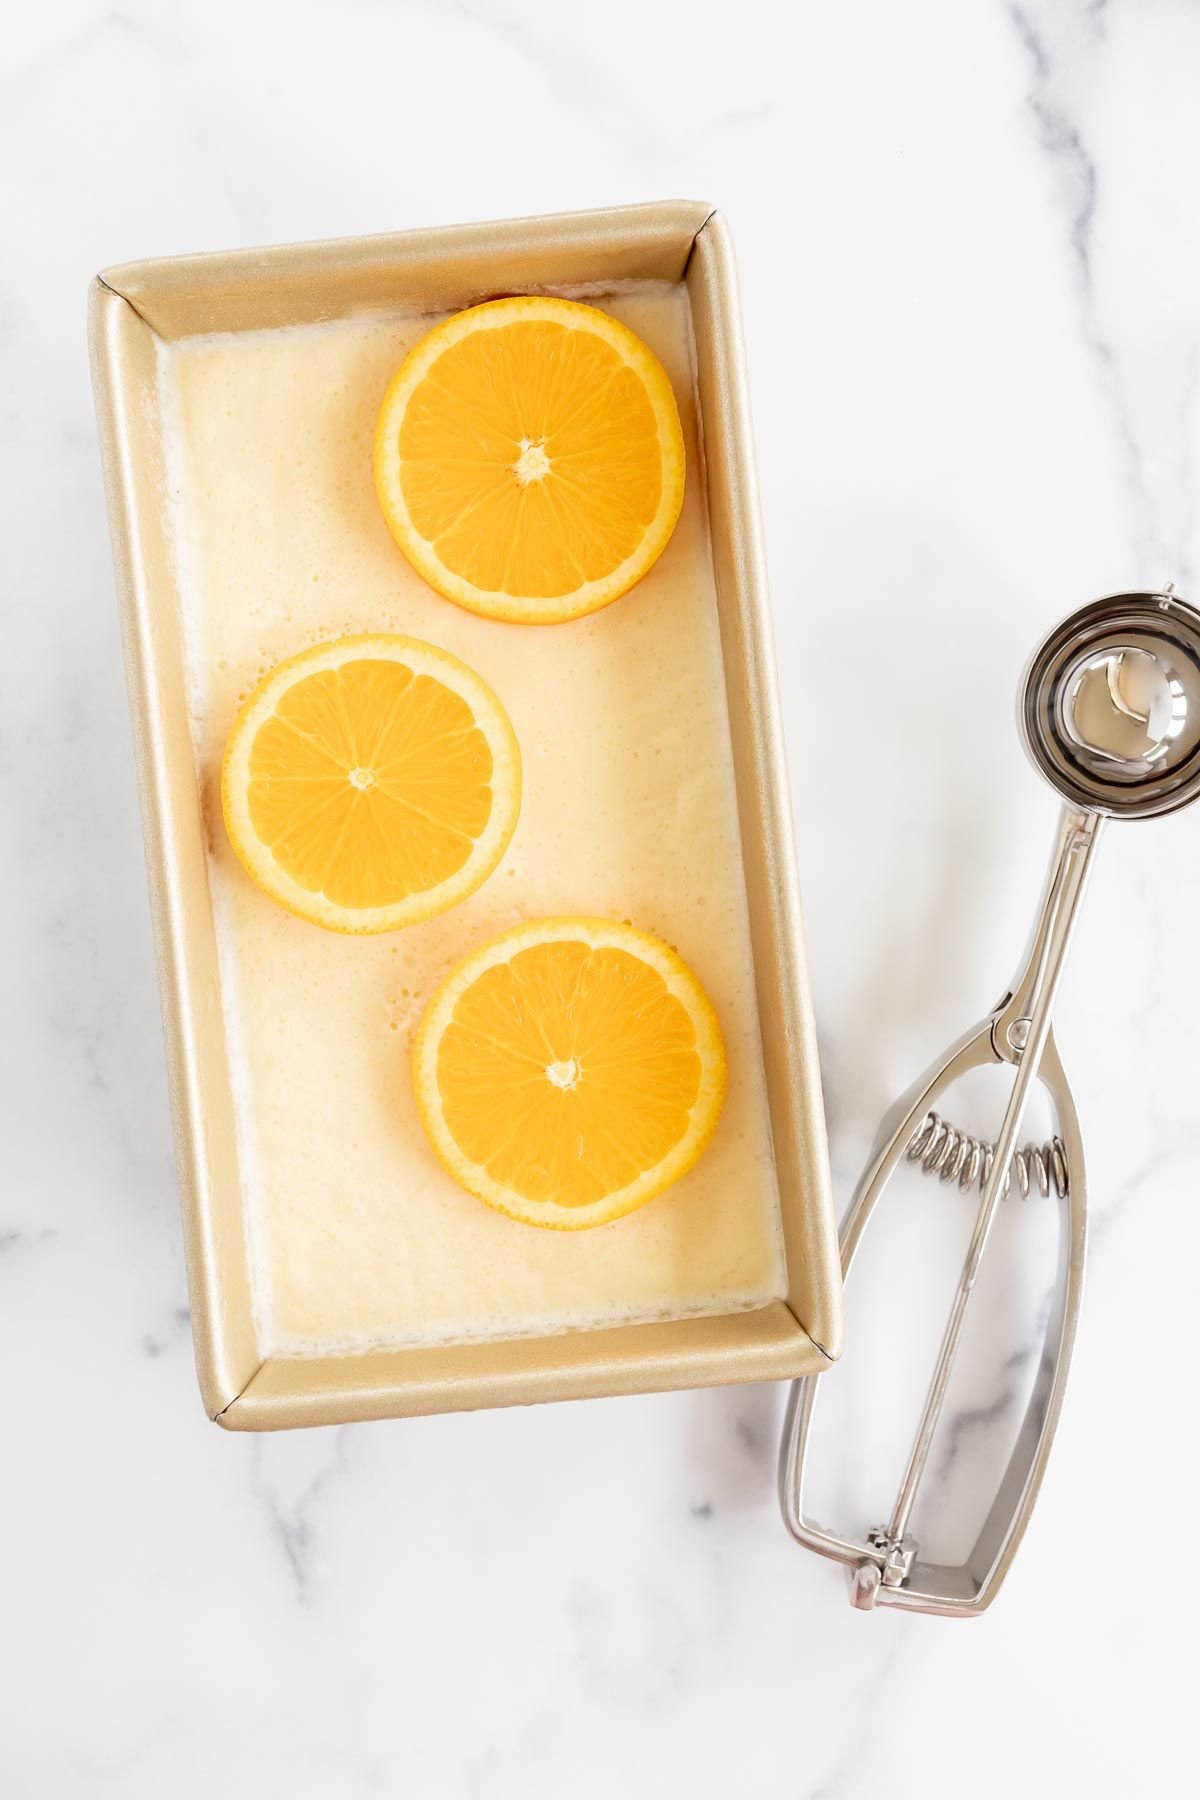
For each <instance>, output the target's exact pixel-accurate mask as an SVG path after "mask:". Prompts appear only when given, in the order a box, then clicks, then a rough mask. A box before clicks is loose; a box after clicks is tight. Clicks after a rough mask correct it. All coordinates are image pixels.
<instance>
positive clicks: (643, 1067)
mask: <svg viewBox="0 0 1200 1800" xmlns="http://www.w3.org/2000/svg"><path fill="white" fill-rule="evenodd" d="M413 1077H414V1085H415V1088H416V1096H417V1104H418V1108H419V1110H420V1113H421V1117H422V1120H423V1122H424V1125H425V1129H426V1131H427V1132H428V1134H429V1137H430V1140H431V1142H432V1144H433V1147H434V1149H435V1151H436V1152H437V1154H438V1156H439V1158H440V1159H441V1161H442V1162H443V1163H444V1164H445V1166H446V1168H447V1169H448V1170H449V1171H450V1173H451V1174H452V1175H453V1176H454V1177H455V1179H456V1180H457V1181H459V1182H460V1183H461V1185H462V1186H463V1187H465V1188H466V1189H467V1190H468V1191H469V1192H470V1193H472V1194H475V1195H477V1196H478V1198H479V1199H481V1200H484V1201H486V1202H487V1204H488V1205H489V1206H493V1207H495V1208H497V1210H499V1211H500V1212H504V1213H507V1214H509V1215H510V1216H511V1217H512V1218H515V1219H519V1220H521V1221H523V1222H524V1223H526V1224H530V1225H547V1226H554V1227H558V1228H560V1229H567V1230H572V1229H579V1228H581V1227H584V1226H591V1225H604V1224H607V1223H608V1222H609V1221H610V1220H612V1219H616V1218H619V1217H621V1215H622V1214H624V1213H628V1212H632V1211H633V1210H634V1209H635V1208H636V1207H639V1206H642V1205H644V1204H645V1203H646V1201H648V1200H651V1199H653V1198H654V1196H655V1195H656V1194H659V1193H661V1192H662V1190H663V1189H664V1188H665V1187H667V1186H668V1185H669V1184H670V1183H671V1182H673V1181H676V1180H678V1178H679V1177H680V1176H681V1175H682V1174H684V1173H685V1172H686V1170H688V1169H689V1168H691V1166H692V1164H693V1163H694V1162H695V1161H696V1159H697V1158H698V1157H699V1155H700V1153H701V1152H702V1150H703V1149H704V1147H705V1145H706V1144H707V1143H708V1141H709V1139H710V1138H711V1136H712V1133H713V1131H714V1130H715V1128H716V1123H717V1118H718V1115H719V1113H720V1110H721V1104H722V1101H723V1098H724V1094H725V1080H726V1074H725V1052H724V1046H723V1043H722V1039H721V1031H720V1026H719V1025H718V1023H717V1018H716V1014H715V1012H714V1011H713V1008H712V1004H711V1002H710V1001H709V999H708V997H707V995H706V994H705V992H704V990H703V988H702V987H701V985H700V983H699V981H698V980H697V979H696V977H695V976H694V975H693V974H692V972H691V970H690V969H689V968H688V967H687V965H686V964H685V963H684V962H683V961H682V960H681V959H680V958H679V957H678V956H677V955H676V954H675V952H674V951H673V950H670V949H668V947H667V946H666V945H665V944H663V943H661V942H660V941H659V940H658V939H657V938H654V937H650V936H649V935H648V934H647V933H645V932H641V931H637V930H635V929H634V928H633V927H632V926H629V925H624V924H617V923H614V922H612V921H610V920H605V919H557V920H539V921H536V922H534V923H532V924H527V925H522V926H519V927H518V928H517V929H516V930H514V931H509V932H506V933H505V934H504V935H503V936H502V937H499V938H497V939H495V940H494V941H493V942H492V943H490V944H487V945H485V946H484V947H483V948H482V949H480V950H477V951H475V952H474V953H473V954H472V955H471V956H468V957H467V958H466V960H465V961H464V962H463V963H461V964H460V965H459V966H458V968H456V969H455V970H454V971H453V972H452V973H451V974H450V975H449V976H448V977H447V979H446V980H445V981H444V982H443V984H442V986H441V987H440V988H439V989H438V991H437V993H436V994H435V995H434V997H433V999H432V1000H431V1002H430V1004H429V1007H428V1009H427V1011H426V1014H425V1017H424V1018H423V1020H422V1022H421V1026H420V1029H419V1031H418V1034H417V1042H416V1046H415V1049H414V1059H413Z"/></svg>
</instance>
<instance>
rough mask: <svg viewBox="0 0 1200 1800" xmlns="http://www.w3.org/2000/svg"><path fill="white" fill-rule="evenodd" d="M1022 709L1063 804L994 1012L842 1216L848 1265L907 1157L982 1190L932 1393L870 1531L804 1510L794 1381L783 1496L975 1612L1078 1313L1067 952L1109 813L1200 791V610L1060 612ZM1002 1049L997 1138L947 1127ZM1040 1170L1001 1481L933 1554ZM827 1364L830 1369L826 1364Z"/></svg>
mask: <svg viewBox="0 0 1200 1800" xmlns="http://www.w3.org/2000/svg"><path fill="white" fill-rule="evenodd" d="M1019 721H1020V729H1021V736H1022V739H1023V741H1024V744H1025V748H1026V750H1027V752H1028V754H1029V756H1030V757H1031V759H1032V761H1033V763H1034V766H1035V767H1036V768H1037V769H1038V770H1039V771H1040V773H1041V774H1042V775H1043V776H1044V777H1045V779H1046V780H1047V781H1048V782H1049V783H1050V786H1051V787H1052V788H1054V789H1055V790H1056V792H1057V793H1059V794H1060V795H1061V796H1062V799H1063V801H1064V803H1065V804H1064V809H1063V815H1062V821H1061V824H1060V827H1059V832H1058V839H1057V842H1056V844H1055V847H1054V856H1053V860H1052V863H1051V867H1050V879H1049V883H1048V886H1047V889H1046V896H1045V899H1044V901H1043V903H1042V909H1041V913H1040V915H1039V917H1038V921H1037V924H1036V925H1035V927H1034V932H1033V937H1032V940H1031V942H1030V945H1029V948H1028V950H1027V952H1026V955H1025V959H1024V961H1023V963H1022V965H1021V969H1020V972H1019V973H1018V975H1017V977H1016V979H1015V981H1014V982H1013V984H1012V986H1011V988H1010V989H1009V991H1008V992H1007V993H1006V994H1005V995H1004V997H1003V999H1002V1000H1001V1001H1000V1002H999V1004H998V1005H997V1007H996V1008H995V1010H994V1011H993V1012H992V1013H991V1014H990V1015H989V1017H988V1018H986V1019H984V1020H983V1021H982V1023H981V1024H979V1025H977V1026H976V1027H975V1028H974V1029H973V1030H971V1031H969V1032H967V1034H966V1036H965V1037H962V1038H960V1039H959V1041H958V1042H957V1043H956V1044H955V1045H953V1046H952V1048H951V1049H950V1050H949V1051H948V1052H947V1054H946V1055H945V1057H944V1058H942V1060H941V1061H940V1062H938V1063H936V1064H935V1065H934V1067H933V1068H932V1069H930V1070H929V1071H927V1073H926V1074H924V1075H922V1076H921V1077H920V1079H919V1080H918V1081H917V1082H916V1083H915V1085H914V1086H913V1087H911V1088H910V1089H909V1091H908V1092H907V1093H906V1094H905V1095H904V1096H903V1098H902V1099H901V1100H899V1101H898V1102H897V1103H896V1105H895V1106H894V1107H893V1109H892V1111H891V1112H890V1113H889V1114H888V1116H887V1118H886V1119H885V1120H884V1122H883V1125H882V1127H881V1129H880V1134H879V1137H878V1139H877V1141H876V1145H875V1148H874V1150H873V1152H872V1155H871V1158H870V1160H869V1162H868V1165H867V1167H866V1169H865V1171H864V1173H863V1176H862V1179H861V1181H860V1182H859V1186H858V1188H857V1190H856V1192H855V1196H854V1199H853V1202H852V1203H851V1206H850V1210H849V1212H848V1214H847V1216H846V1220H845V1223H844V1225H843V1228H842V1239H841V1250H842V1273H843V1275H846V1274H848V1273H849V1269H850V1264H851V1262H852V1261H853V1258H854V1252H855V1250H856V1249H857V1247H858V1243H859V1239H860V1238H861V1237H862V1234H863V1231H864V1229H865V1228H866V1225H867V1222H868V1220H869V1219H870V1217H871V1214H872V1212H873V1211H874V1208H875V1204H876V1202H877V1200H878V1199H879V1196H880V1194H881V1193H882V1191H883V1189H884V1186H885V1185H886V1183H887V1181H888V1178H889V1177H890V1176H891V1175H892V1173H893V1172H894V1170H895V1169H896V1167H897V1165H898V1164H899V1162H900V1161H901V1159H902V1158H903V1157H904V1156H905V1155H906V1154H907V1155H909V1156H910V1158H913V1159H914V1160H919V1161H921V1162H922V1163H923V1164H924V1166H925V1167H927V1168H934V1169H937V1170H938V1172H939V1173H941V1175H942V1177H943V1179H950V1178H953V1177H954V1176H957V1177H958V1178H959V1180H960V1183H961V1185H962V1186H963V1187H970V1186H972V1185H973V1183H974V1181H975V1179H976V1177H978V1178H979V1179H980V1182H981V1185H982V1188H983V1197H982V1200H981V1202H980V1206H979V1215H978V1218H977V1220H976V1223H975V1229H974V1232H973V1234H972V1237H971V1243H970V1248H969V1249H968V1251H967V1258H966V1262H965V1263H964V1265H963V1271H962V1275H961V1277H960V1280H959V1284H958V1290H957V1293H956V1294H955V1297H954V1304H953V1306H952V1308H951V1312H950V1317H949V1320H948V1322H947V1325H946V1330H945V1335H944V1337H943V1339H942V1346H941V1349H940V1351H939V1353H938V1359H937V1363H936V1365H935V1368H934V1374H933V1380H932V1382H931V1384H930V1388H929V1392H928V1395H927V1397H926V1400H925V1408H924V1411H923V1412H922V1414H921V1420H920V1423H919V1425H918V1427H917V1433H916V1437H915V1438H914V1440H913V1447H912V1451H911V1453H910V1455H909V1459H908V1464H907V1466H906V1468H905V1470H904V1474H903V1477H902V1479H901V1483H900V1488H899V1491H898V1493H897V1495H896V1499H895V1502H894V1504H893V1506H892V1510H891V1513H890V1516H889V1517H888V1520H887V1522H886V1524H881V1525H879V1526H877V1527H876V1528H875V1529H874V1530H872V1531H870V1532H868V1533H867V1535H866V1538H865V1540H864V1541H862V1542H857V1541H855V1540H853V1539H848V1538H842V1537H837V1536H835V1535H834V1534H833V1533H832V1532H829V1531H826V1530H824V1529H823V1528H822V1527H820V1526H818V1525H816V1524H815V1523H813V1522H812V1521H810V1520H808V1519H806V1518H805V1516H804V1476H805V1462H806V1456H807V1451H808V1444H809V1433H810V1429H811V1425H812V1417H813V1407H814V1404H815V1401H816V1396H817V1391H818V1389H817V1383H816V1381H815V1379H814V1378H813V1377H811V1376H810V1377H807V1378H806V1379H804V1380H802V1381H797V1382H796V1383H794V1385H793V1388H792V1393H791V1399H790V1401H789V1405H788V1413H787V1422H786V1425H785V1429H784V1438H783V1449H782V1457H781V1464H780V1498H781V1504H782V1507H783V1515H784V1519H785V1521H786V1523H787V1527H788V1530H789V1531H790V1532H791V1534H792V1536H793V1537H794V1538H795V1539H796V1540H797V1542H798V1543H801V1544H803V1545H805V1546H806V1547H807V1548H808V1549H810V1550H815V1551H817V1552H818V1553H819V1554H820V1555H822V1556H828V1557H832V1558H833V1559H834V1561H836V1562H841V1563H845V1564H846V1565H847V1566H848V1567H849V1569H850V1571H851V1588H850V1597H851V1601H852V1603H853V1604H854V1605H855V1606H858V1607H863V1608H871V1607H873V1606H875V1605H886V1606H900V1607H906V1608H908V1609H909V1610H910V1611H914V1612H932V1613H942V1614H947V1615H952V1616H959V1615H967V1616H970V1615H973V1614H975V1613H980V1612H982V1611H983V1610H984V1608H985V1607H987V1606H988V1605H989V1604H990V1603H991V1601H992V1600H993V1599H994V1598H995V1596H996V1594H997V1592H998V1591H999V1588H1000V1584H1001V1582H1002V1581H1003V1579H1004V1576H1005V1574H1006V1573H1007V1571H1008V1567H1009V1564H1010V1563H1011V1562H1012V1559H1013V1556H1014V1555H1015V1554H1016V1549H1017V1546H1018V1544H1019V1543H1020V1541H1021V1537H1022V1534H1023V1533H1024V1530H1025V1527H1026V1525H1027V1524H1028V1522H1029V1515H1030V1513H1031V1511H1032V1510H1033V1503H1034V1500H1035V1499H1036V1497H1037V1492H1038V1488H1039V1486H1040V1485H1041V1480H1042V1475H1043V1472H1044V1470H1045V1466H1046V1459H1047V1457H1048V1456H1049V1454H1050V1446H1051V1444H1052V1442H1053V1438H1054V1431H1055V1427H1056V1425H1057V1423H1058V1415H1059V1410H1060V1408H1061V1406H1062V1398H1063V1391H1064V1389H1065V1387H1066V1380H1067V1371H1068V1367H1069V1365H1070V1360H1071V1347H1072V1344H1073V1341H1074V1337H1075V1327H1076V1323H1077V1320H1078V1316H1079V1302H1080V1296H1081V1292H1082V1286H1083V1259H1084V1240H1085V1235H1086V1195H1085V1187H1084V1168H1083V1144H1082V1140H1081V1138H1080V1134H1079V1120H1078V1118H1077V1116H1076V1112H1075V1103H1074V1100H1073V1099H1072V1096H1071V1090H1070V1087H1069V1086H1068V1083H1067V1079H1066V1076H1065V1074H1064V1073H1063V1067H1062V1063H1061V1062H1060V1060H1059V1055H1058V1049H1057V1047H1056V1045H1055V1042H1054V1034H1053V1030H1052V1028H1051V1013H1052V1010H1053V1006H1054V999H1055V995H1056V994H1057V992H1058V985H1059V981H1060V979H1061V976H1062V971H1063V965H1064V962H1065V960H1066V954H1067V949H1068V946H1069V944H1070V941H1071V934H1072V932H1073V930H1074V926H1075V920H1076V917H1077V915H1078V912H1079V904H1080V901H1081V900H1082V898H1083V891H1084V887H1085V885H1086V883H1087V878H1088V874H1089V871H1090V869H1091V864H1092V858H1093V854H1094V852H1095V849H1096V845H1097V843H1098V841H1099V838H1100V831H1101V827H1102V825H1103V824H1104V821H1105V820H1106V819H1109V818H1113V819H1146V818H1151V817H1153V816H1154V815H1156V814H1159V813H1168V812H1173V811H1175V810H1176V808H1178V807H1181V806H1186V805H1187V804H1188V802H1189V801H1191V800H1194V799H1196V797H1197V795H1198V794H1200V613H1197V612H1196V611H1195V609H1194V608H1193V607H1191V606H1189V605H1187V604H1186V603H1185V602H1184V601H1182V600H1180V599H1179V598H1177V596H1176V595H1175V593H1174V591H1173V587H1167V588H1166V589H1164V591H1163V592H1161V593H1134V594H1114V595H1112V596H1111V597H1110V598H1108V599H1105V600H1096V601H1094V602H1093V603H1092V604H1091V605H1090V606H1085V607H1083V608H1082V609H1081V610H1080V611H1079V612H1076V613H1072V615H1071V616H1070V618H1068V619H1064V620H1063V622H1062V624H1061V625H1058V626H1057V627H1056V628H1055V629H1054V630H1053V631H1052V632H1051V633H1050V635H1049V636H1048V637H1047V638H1046V640H1045V642H1044V643H1043V644H1042V645H1041V647H1040V648H1039V649H1038V650H1037V651H1036V653H1035V654H1034V656H1033V659H1032V661H1031V662H1030V664H1029V667H1028V669H1027V670H1026V673H1025V680H1024V684H1023V687H1022V691H1021V699H1020V707H1019ZM997 1063H1007V1064H1009V1065H1010V1066H1011V1067H1012V1068H1013V1069H1014V1070H1015V1071H1016V1079H1015V1081H1014V1083H1013V1089H1012V1095H1011V1098H1010V1099H1009V1103H1008V1109H1007V1111H1006V1112H1005V1114H1004V1119H1003V1122H1002V1124H1001V1127H1000V1131H999V1134H998V1136H997V1139H996V1142H995V1145H994V1146H992V1145H984V1144H981V1143H980V1142H979V1141H978V1140H976V1139H973V1138H969V1137H967V1136H966V1134H965V1133H961V1132H957V1131H955V1130H954V1128H953V1127H950V1126H946V1125H945V1124H944V1122H943V1121H942V1120H941V1119H940V1118H939V1116H938V1115H937V1114H936V1113H934V1112H933V1111H932V1108H933V1103H934V1101H935V1100H936V1099H937V1098H938V1096H939V1095H940V1094H942V1093H943V1092H944V1091H945V1089H947V1088H948V1087H950V1086H951V1085H952V1084H953V1083H954V1082H956V1081H957V1080H959V1078H960V1077H961V1076H963V1075H965V1074H966V1073H967V1072H968V1070H971V1069H975V1068H979V1067H982V1066H985V1065H989V1064H997ZM1038 1080H1040V1081H1041V1082H1042V1083H1043V1085H1044V1086H1045V1088H1046V1089H1047V1091H1048V1093H1049V1096H1050V1099H1051V1102H1052V1104H1053V1108H1054V1112H1055V1116H1056V1121H1057V1132H1056V1136H1055V1137H1054V1139H1053V1140H1052V1143H1051V1144H1050V1145H1048V1146H1046V1149H1045V1151H1044V1152H1041V1151H1037V1150H1034V1149H1033V1148H1032V1147H1030V1148H1027V1149H1025V1150H1023V1151H1020V1152H1018V1150H1017V1143H1018V1138H1019V1134H1020V1131H1021V1125H1022V1121H1023V1119H1024V1116H1025V1111H1026V1107H1027V1105H1028V1101H1029V1097H1030V1093H1031V1091H1032V1088H1033V1084H1034V1082H1035V1081H1038ZM1031 1169H1032V1170H1033V1171H1034V1172H1035V1174H1036V1176H1037V1179H1038V1180H1039V1181H1040V1184H1041V1186H1042V1188H1043V1191H1045V1192H1049V1191H1050V1190H1051V1188H1053V1189H1054V1191H1055V1193H1056V1196H1057V1198H1058V1201H1059V1218H1060V1232H1059V1268H1058V1279H1057V1282H1056V1288H1055V1299H1054V1303H1053V1304H1052V1307H1051V1314H1050V1319H1049V1322H1048V1324H1047V1328H1046V1340H1045V1347H1044V1350H1043V1353H1042V1356H1041V1359H1040V1361H1039V1365H1038V1371H1037V1376H1036V1378H1035V1381H1034V1386H1033V1393H1032V1395H1031V1398H1030V1401H1029V1406H1028V1410H1027V1411H1026V1414H1025V1418H1024V1421H1023V1423H1022V1425H1021V1428H1020V1431H1019V1432H1018V1434H1017V1440H1016V1444H1015V1446H1014V1448H1013V1452H1012V1455H1011V1458H1010V1460H1009V1463H1008V1467H1007V1469H1006V1471H1005V1474H1004V1477H1003V1480H1002V1481H1001V1484H1000V1490H999V1492H998V1494H997V1495H996V1498H995V1500H994V1502H993V1504H992V1507H991V1510H990V1511H989V1513H988V1515H987V1518H986V1519H985V1520H984V1523H983V1527H982V1529H981V1531H980V1533H979V1536H978V1538H977V1539H976V1542H975V1546H974V1548H973V1550H972V1551H971V1553H970V1555H969V1556H968V1558H967V1560H966V1562H965V1563H963V1564H961V1565H959V1566H951V1565H947V1564H941V1563H931V1562H925V1561H923V1560H922V1559H921V1556H920V1547H919V1545H918V1544H917V1542H916V1540H915V1539H914V1538H913V1537H912V1535H911V1534H910V1532H909V1523H910V1519H911V1517H912V1511H913V1504H914V1502H915V1500H916V1497H917V1492H918V1489H919V1487H920V1483H921V1478H922V1476H923V1474H924V1472H925V1466H926V1463H927V1461H928V1457H929V1451H930V1447H931V1445H932V1443H933V1436H934V1432H935V1430H936V1428H937V1423H938V1418H939V1415H940V1413H941V1409H942V1403H943V1401H944V1400H945V1397H946V1389H947V1386H948V1384H949V1379H950V1371H951V1367H952V1365H953V1362H954V1356H955V1352H956V1350H957V1348H958V1343H959V1338H960V1336H961V1333H962V1328H963V1321H964V1318H965V1315H966V1310H967V1306H968V1303H969V1302H970V1299H971V1294H972V1290H973V1289H974V1286H975V1281H976V1277H977V1275H978V1273H979V1267H980V1263H981V1261H982V1258H983V1253H984V1250H985V1248H986V1246H987V1241H988V1236H989V1233H990V1232H991V1228H992V1224H993V1222H994V1220H995V1216H996V1209H997V1207H998V1205H999V1203H1000V1200H1001V1197H1002V1195H1003V1194H1004V1192H1005V1189H1006V1188H1007V1187H1008V1185H1009V1183H1010V1181H1011V1180H1012V1179H1013V1178H1014V1177H1015V1178H1016V1179H1018V1180H1019V1181H1020V1183H1021V1186H1022V1189H1023V1190H1024V1189H1026V1188H1027V1186H1028V1184H1029V1181H1030V1179H1031ZM825 1379H829V1378H828V1377H826V1378H825Z"/></svg>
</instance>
